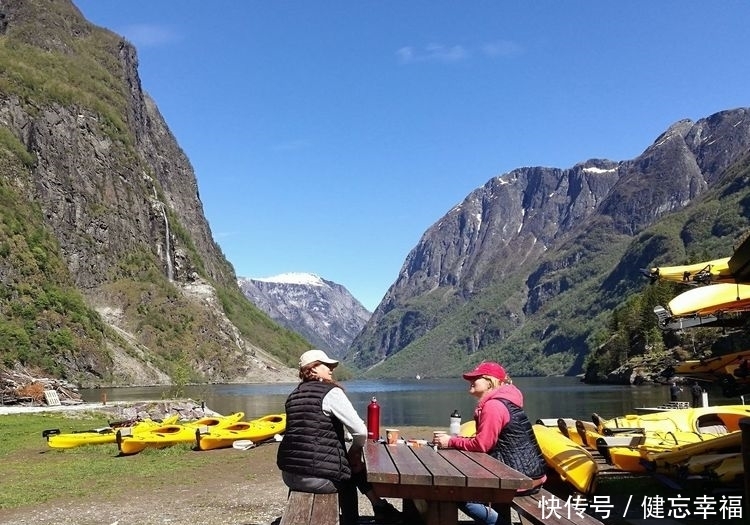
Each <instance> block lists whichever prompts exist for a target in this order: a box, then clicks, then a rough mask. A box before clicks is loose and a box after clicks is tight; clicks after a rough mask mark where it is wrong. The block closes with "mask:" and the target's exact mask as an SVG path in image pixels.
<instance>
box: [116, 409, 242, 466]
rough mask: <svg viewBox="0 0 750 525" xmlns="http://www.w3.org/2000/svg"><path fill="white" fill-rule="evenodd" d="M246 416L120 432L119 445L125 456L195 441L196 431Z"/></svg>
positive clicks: (208, 418) (236, 414) (230, 422)
mask: <svg viewBox="0 0 750 525" xmlns="http://www.w3.org/2000/svg"><path fill="white" fill-rule="evenodd" d="M243 417H245V414H244V413H243V412H236V413H234V414H231V415H228V416H207V417H203V418H200V419H198V420H195V421H191V422H188V423H185V424H182V425H177V424H172V425H161V426H158V427H155V428H149V429H147V430H145V431H143V432H138V433H137V434H133V435H123V433H120V432H118V433H117V435H118V436H119V437H118V438H117V445H118V448H119V449H120V453H121V454H122V455H124V456H128V455H132V454H137V453H138V452H141V451H142V450H144V449H146V448H165V447H169V446H172V445H177V444H179V443H195V439H196V438H195V436H196V432H198V433H205V432H208V431H209V430H208V429H210V428H214V427H221V426H227V425H231V424H234V423H236V422H237V421H239V420H241V419H242V418H243Z"/></svg>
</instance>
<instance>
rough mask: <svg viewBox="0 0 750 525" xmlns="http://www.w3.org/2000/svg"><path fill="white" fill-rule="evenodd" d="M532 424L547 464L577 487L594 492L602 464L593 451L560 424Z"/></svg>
mask: <svg viewBox="0 0 750 525" xmlns="http://www.w3.org/2000/svg"><path fill="white" fill-rule="evenodd" d="M532 428H533V429H534V436H536V440H537V442H538V443H539V448H541V449H542V455H543V456H544V460H545V462H546V463H547V466H549V467H550V468H552V469H553V470H554V471H555V472H557V473H558V474H559V476H560V479H562V480H563V481H565V482H567V483H569V484H570V485H572V486H573V487H574V488H575V489H576V490H577V491H579V492H581V493H583V494H585V495H590V494H593V493H594V491H595V490H596V481H597V474H598V473H599V467H598V466H597V464H596V460H595V459H594V457H593V456H592V455H591V453H590V452H589V451H588V450H586V449H584V448H583V447H582V446H581V445H579V444H578V443H576V442H575V441H573V440H571V439H570V438H568V437H566V436H564V435H563V433H562V432H561V431H560V430H559V429H558V428H557V427H548V426H544V425H540V424H535V425H532Z"/></svg>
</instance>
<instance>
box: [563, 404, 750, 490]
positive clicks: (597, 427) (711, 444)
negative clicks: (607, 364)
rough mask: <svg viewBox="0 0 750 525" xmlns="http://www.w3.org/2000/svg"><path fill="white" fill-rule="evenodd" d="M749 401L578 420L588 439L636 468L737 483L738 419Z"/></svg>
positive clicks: (615, 461) (749, 409) (749, 412)
mask: <svg viewBox="0 0 750 525" xmlns="http://www.w3.org/2000/svg"><path fill="white" fill-rule="evenodd" d="M745 417H750V406H746V405H727V406H712V407H701V408H686V409H673V410H667V411H663V412H657V413H651V414H642V415H634V414H628V415H624V416H621V417H615V418H612V419H604V418H601V417H600V416H598V415H596V414H594V415H593V416H592V420H593V422H594V423H593V424H591V423H588V424H584V422H582V421H577V422H576V424H577V427H578V430H579V431H580V433H581V435H582V436H583V439H584V440H585V444H586V446H587V447H589V448H595V449H596V450H598V451H599V452H600V453H601V454H602V456H603V457H604V458H605V460H606V461H607V463H609V464H611V465H613V466H614V467H616V468H617V469H619V470H622V471H626V472H633V473H645V472H651V473H658V474H664V475H667V476H669V477H672V478H677V479H688V478H691V477H692V478H695V477H700V478H701V479H710V480H715V481H720V482H735V481H736V480H737V478H738V477H739V476H740V475H741V474H742V461H741V458H739V457H738V454H739V452H740V448H739V447H740V442H741V441H740V435H741V432H740V429H739V422H740V420H741V419H743V418H745Z"/></svg>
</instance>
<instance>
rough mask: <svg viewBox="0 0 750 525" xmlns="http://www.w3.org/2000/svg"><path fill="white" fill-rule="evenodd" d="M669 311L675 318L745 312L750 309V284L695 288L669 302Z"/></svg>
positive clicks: (721, 284)
mask: <svg viewBox="0 0 750 525" xmlns="http://www.w3.org/2000/svg"><path fill="white" fill-rule="evenodd" d="M667 309H668V310H669V312H670V313H671V314H672V316H673V317H681V316H687V315H698V316H702V315H710V314H714V313H717V312H723V313H727V312H744V311H747V310H748V309H750V284H735V283H717V284H712V285H710V286H700V287H698V288H693V289H691V290H688V291H687V292H683V293H681V294H680V295H678V296H676V297H675V298H673V299H672V300H671V301H669V303H668V304H667Z"/></svg>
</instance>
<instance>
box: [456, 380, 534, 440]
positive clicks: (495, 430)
mask: <svg viewBox="0 0 750 525" xmlns="http://www.w3.org/2000/svg"><path fill="white" fill-rule="evenodd" d="M498 398H504V399H507V400H508V401H510V402H511V403H513V404H514V405H518V406H519V407H522V408H523V394H522V393H521V391H520V390H519V389H518V388H517V387H516V386H515V385H501V386H500V387H499V388H496V389H495V390H493V391H491V392H489V393H487V394H486V395H485V396H484V397H483V398H482V399H480V400H479V401H478V402H477V406H476V408H475V409H474V421H475V422H476V425H477V433H476V434H475V435H474V436H473V437H461V436H453V437H451V439H450V441H449V442H448V446H449V447H450V448H457V449H459V450H469V451H472V452H489V451H490V450H491V449H492V448H493V447H494V446H495V443H497V438H498V437H499V436H500V431H501V430H502V429H503V427H504V426H505V425H506V424H507V423H508V421H510V413H509V412H508V409H507V408H506V407H505V405H504V404H503V403H487V401H489V400H491V399H498Z"/></svg>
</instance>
